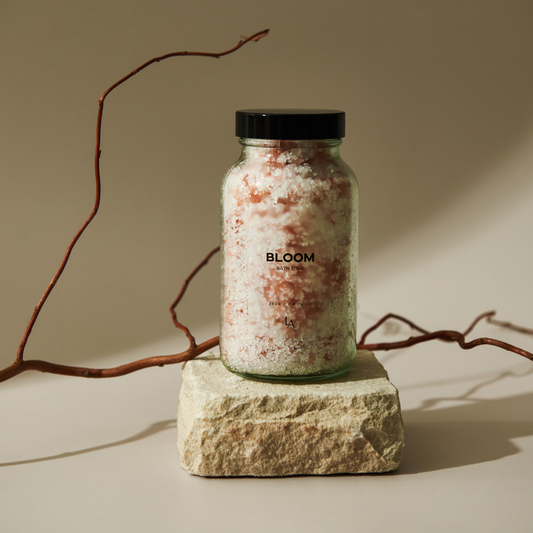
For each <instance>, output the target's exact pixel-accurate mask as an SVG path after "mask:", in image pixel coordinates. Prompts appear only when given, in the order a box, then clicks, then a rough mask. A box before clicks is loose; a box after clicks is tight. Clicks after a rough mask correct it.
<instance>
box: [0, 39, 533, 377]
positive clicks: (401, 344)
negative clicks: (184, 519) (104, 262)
mask: <svg viewBox="0 0 533 533" xmlns="http://www.w3.org/2000/svg"><path fill="white" fill-rule="evenodd" d="M267 33H268V30H263V31H260V32H258V33H255V34H254V35H252V36H251V37H248V38H245V39H243V40H241V41H240V42H239V43H238V44H237V45H236V46H234V47H233V48H231V49H229V50H226V51H225V52H220V53H208V52H187V51H183V52H174V53H170V54H166V55H164V56H160V57H155V58H153V59H151V60H150V61H147V62H146V63H144V64H143V65H141V66H140V67H138V68H136V69H135V70H133V71H132V72H130V73H129V74H128V75H126V76H124V77H123V78H122V79H120V80H119V81H117V82H116V83H115V84H113V85H112V86H111V87H109V89H107V91H105V92H104V94H103V95H102V96H101V98H100V100H99V102H98V117H97V122H96V149H95V156H94V165H95V180H96V194H95V203H94V208H93V210H92V211H91V214H90V215H89V217H88V218H87V220H86V221H85V222H84V223H83V225H82V226H81V228H80V229H79V230H78V232H77V233H76V235H75V236H74V238H73V239H72V242H71V243H70V245H69V246H68V248H67V251H66V254H65V256H64V258H63V261H62V262H61V265H60V266H59V269H58V271H57V272H56V274H55V276H54V278H53V279H52V281H51V282H50V284H49V285H48V287H47V289H46V291H45V293H44V294H43V296H42V297H41V300H40V301H39V303H38V305H37V307H36V308H35V310H34V312H33V315H32V317H31V319H30V322H29V324H28V327H27V329H26V332H25V333H24V336H23V338H22V341H21V343H20V346H19V349H18V352H17V357H16V360H15V362H14V363H13V364H12V365H10V366H9V367H7V368H5V369H3V370H0V382H2V381H5V380H7V379H10V378H12V377H15V376H17V375H18V374H21V373H22V372H25V371H28V370H37V371H39V372H46V373H50V374H60V375H64V376H77V377H85V378H109V377H118V376H123V375H126V374H130V373H131V372H136V371H137V370H141V369H143V368H149V367H153V366H164V365H170V364H175V363H181V362H184V361H188V360H190V359H193V358H195V357H196V356H198V355H200V354H202V353H204V352H205V351H207V350H210V349H211V348H214V347H215V346H218V344H219V337H214V338H212V339H209V340H208V341H205V342H203V343H201V344H197V343H196V339H195V338H194V336H193V335H192V333H191V331H190V330H189V328H187V327H186V326H184V325H183V324H181V323H180V322H179V321H178V318H177V315H176V307H177V305H178V304H179V303H180V301H181V299H182V298H183V295H184V294H185V291H186V290H187V288H188V286H189V283H190V282H191V280H192V279H193V278H194V276H195V275H196V274H197V273H198V272H199V271H200V270H201V269H202V267H203V266H205V265H206V264H207V263H208V261H209V260H210V259H211V257H212V256H213V255H214V254H215V253H217V252H218V251H219V247H217V248H215V249H213V250H211V252H209V254H208V255H207V256H206V257H205V258H204V260H203V261H202V262H201V263H200V264H199V265H198V266H197V267H196V268H195V269H194V270H193V271H192V273H191V274H190V275H189V276H188V277H187V278H186V280H185V281H184V283H183V285H182V288H181V291H180V293H179V294H178V296H177V297H176V299H175V300H174V302H173V303H172V305H171V306H170V313H171V316H172V321H173V323H174V325H175V326H176V327H177V328H179V329H181V330H182V331H183V332H184V333H185V335H186V336H187V339H188V340H189V348H188V349H187V350H185V351H184V352H181V353H177V354H172V355H160V356H152V357H147V358H145V359H140V360H138V361H133V362H130V363H127V364H124V365H121V366H117V367H114V368H106V369H98V368H83V367H76V366H67V365H58V364H54V363H49V362H47V361H40V360H28V361H26V360H24V349H25V346H26V343H27V341H28V338H29V336H30V334H31V331H32V329H33V326H34V325H35V322H36V320H37V318H38V316H39V313H40V311H41V309H42V307H43V305H44V303H45V302H46V300H47V298H48V296H49V295H50V293H51V292H52V290H53V288H54V286H55V285H56V283H57V281H58V280H59V278H60V277H61V274H62V273H63V270H64V269H65V267H66V265H67V262H68V259H69V257H70V254H71V252H72V249H73V248H74V246H75V245H76V243H77V242H78V239H79V238H80V236H81V235H82V233H83V232H84V231H85V229H86V228H87V226H88V225H89V224H90V223H91V221H92V220H93V218H94V217H95V216H96V213H97V212H98V208H99V206H100V196H101V179H100V154H101V150H100V138H101V129H102V118H103V109H104V101H105V99H106V97H107V96H108V95H109V93H110V92H111V91H113V90H114V89H116V88H117V87H118V86H119V85H121V84H122V83H124V82H125V81H127V80H128V79H130V78H131V77H132V76H134V75H135V74H137V73H138V72H140V71H141V70H143V69H145V68H146V67H148V66H149V65H151V64H152V63H157V62H159V61H162V60H164V59H167V58H170V57H175V56H204V57H213V58H219V57H222V56H225V55H228V54H231V53H232V52H235V51H236V50H238V49H239V48H241V47H242V46H243V45H244V44H246V43H248V42H250V41H258V40H259V39H261V38H262V37H264V36H265V35H267ZM494 315H495V311H489V312H487V313H483V314H481V315H479V316H478V317H477V318H476V319H475V320H474V321H473V322H472V324H471V325H470V326H469V327H468V328H467V329H466V330H465V331H464V332H463V333H461V332H459V331H454V330H440V331H434V332H429V331H427V330H425V329H423V328H421V327H420V326H418V325H416V324H415V323H414V322H412V321H410V320H408V319H407V318H404V317H402V316H400V315H396V314H393V313H389V314H387V315H385V316H384V317H383V318H381V319H380V320H378V321H377V322H376V323H375V324H374V325H373V326H372V327H370V328H369V329H367V330H366V331H365V332H364V333H363V335H362V336H361V339H360V341H359V343H358V344H357V347H358V349H365V350H372V351H380V350H393V349H398V348H407V347H409V346H414V345H416V344H420V343H423V342H427V341H430V340H441V341H444V342H456V343H457V344H459V346H460V347H461V348H463V349H465V350H468V349H471V348H475V347H476V346H481V345H487V344H488V345H492V346H496V347H498V348H502V349H504V350H508V351H511V352H514V353H516V354H518V355H521V356H523V357H526V358H527V359H529V360H531V361H533V354H531V353H530V352H527V351H526V350H523V349H521V348H518V347H516V346H513V345H511V344H508V343H506V342H502V341H499V340H496V339H492V338H489V337H481V338H477V339H474V340H472V341H468V342H467V341H466V338H465V337H466V335H468V334H469V333H470V332H471V331H472V330H473V329H474V327H475V326H476V325H477V324H478V323H479V322H480V321H481V320H483V319H486V320H487V321H488V322H489V323H491V324H494V325H498V326H501V327H506V328H510V329H513V330H515V331H519V332H522V333H528V334H533V330H532V329H529V328H523V327H520V326H515V325H514V324H512V323H510V322H501V321H498V320H495V319H494ZM388 320H399V321H401V322H403V323H405V324H407V325H408V326H409V327H410V328H411V329H413V330H415V331H417V332H418V333H420V335H417V336H413V337H409V338H408V339H406V340H403V341H396V342H381V343H374V344H369V343H366V339H367V337H368V335H369V334H370V333H372V332H373V331H375V330H376V329H378V328H379V327H380V326H381V325H383V324H384V323H385V322H387V321H388Z"/></svg>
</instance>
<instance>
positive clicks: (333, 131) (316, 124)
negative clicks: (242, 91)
mask: <svg viewBox="0 0 533 533" xmlns="http://www.w3.org/2000/svg"><path fill="white" fill-rule="evenodd" d="M344 122H345V113H344V111H337V110H333V109H241V110H239V111H237V112H236V113H235V135H237V137H246V138H248V139H280V140H293V141H294V140H306V139H339V138H341V137H344Z"/></svg>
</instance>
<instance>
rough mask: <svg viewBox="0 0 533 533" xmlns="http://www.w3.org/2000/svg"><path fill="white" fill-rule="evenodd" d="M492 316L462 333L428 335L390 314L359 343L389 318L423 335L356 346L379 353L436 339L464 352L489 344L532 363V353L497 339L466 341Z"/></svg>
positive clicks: (363, 338) (479, 317)
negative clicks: (455, 345) (451, 343)
mask: <svg viewBox="0 0 533 533" xmlns="http://www.w3.org/2000/svg"><path fill="white" fill-rule="evenodd" d="M494 314H495V311H489V312H487V313H483V314H481V315H479V316H478V317H477V318H476V319H475V320H474V321H473V322H472V324H471V325H470V326H469V327H468V328H467V329H466V331H465V332H464V333H461V332H459V331H453V330H440V331H434V332H433V333H428V332H427V331H426V330H424V329H422V328H420V327H419V326H416V325H415V324H413V323H412V322H411V321H410V320H407V319H406V318H403V317H401V316H399V315H394V314H392V313H390V314H388V315H386V316H384V317H383V318H382V319H381V320H379V321H378V322H377V323H376V324H375V325H374V326H372V327H371V328H369V329H368V330H367V331H366V332H365V333H364V334H363V336H362V337H361V341H364V340H366V337H367V336H368V334H369V333H370V332H371V331H374V330H375V329H376V328H377V327H379V326H380V325H381V324H383V323H384V322H385V321H386V320H388V319H389V318H395V319H397V320H401V321H402V322H405V323H406V324H408V325H410V326H411V327H413V329H416V330H417V331H420V332H423V334H422V335H418V336H416V337H410V338H408V339H406V340H403V341H397V342H378V343H375V344H365V343H364V342H361V341H360V342H359V343H358V344H357V348H358V349H359V350H370V351H373V352H375V351H379V350H385V351H386V350H397V349H399V348H408V347H409V346H414V345H416V344H420V343H422V342H427V341H431V340H434V339H438V340H441V341H445V342H456V343H457V344H459V346H460V347H461V348H463V349H464V350H470V349H471V348H475V347H476V346H481V345H484V344H489V345H491V346H496V347H498V348H502V349H503V350H508V351H510V352H513V353H516V354H518V355H521V356H522V357H525V358H526V359H529V360H530V361H533V354H532V353H530V352H528V351H526V350H523V349H522V348H518V347H517V346H513V345H512V344H509V343H507V342H503V341H499V340H497V339H492V338H490V337H480V338H478V339H474V340H472V341H469V342H467V341H466V339H465V336H466V335H467V334H468V333H470V332H471V331H472V329H473V328H474V327H475V326H476V325H477V324H478V323H479V322H480V320H482V319H483V318H486V319H487V320H491V321H492V317H493V316H494ZM522 329H525V328H522Z"/></svg>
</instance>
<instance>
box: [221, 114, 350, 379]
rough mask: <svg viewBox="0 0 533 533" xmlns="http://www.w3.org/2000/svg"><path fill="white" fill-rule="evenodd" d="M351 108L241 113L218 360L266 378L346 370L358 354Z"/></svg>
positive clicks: (227, 211)
mask: <svg viewBox="0 0 533 533" xmlns="http://www.w3.org/2000/svg"><path fill="white" fill-rule="evenodd" d="M344 118H345V115H344V112H342V111H331V110H308V109H264V110H261V109H253V110H242V111H237V113H236V134H237V136H238V137H240V140H239V142H240V144H241V145H242V153H241V157H240V159H239V160H238V161H237V162H236V163H235V165H234V166H233V167H232V168H231V169H230V170H229V172H228V173H227V175H226V177H225V178H224V181H223V184H222V238H221V250H222V261H221V269H222V272H221V285H222V294H221V297H222V305H221V328H220V349H221V358H222V362H223V364H224V365H225V366H226V368H227V369H228V370H230V371H231V372H233V373H235V374H237V375H239V376H242V377H245V378H250V379H257V380H262V381H312V380H320V379H328V378H334V377H337V376H340V375H342V374H344V373H345V372H347V371H348V370H349V368H350V366H351V365H352V362H353V360H354V358H355V354H356V307H357V301H356V298H357V285H356V280H357V202H358V187H357V180H356V178H355V175H354V173H353V172H352V170H351V169H350V168H349V167H348V165H346V163H344V162H343V161H342V159H341V157H340V154H339V146H340V144H341V142H342V141H341V137H344Z"/></svg>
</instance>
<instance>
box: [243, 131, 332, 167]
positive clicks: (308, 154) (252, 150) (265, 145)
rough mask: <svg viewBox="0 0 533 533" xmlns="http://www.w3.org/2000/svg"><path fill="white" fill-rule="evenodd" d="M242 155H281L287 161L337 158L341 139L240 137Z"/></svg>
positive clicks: (264, 156)
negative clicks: (293, 139)
mask: <svg viewBox="0 0 533 533" xmlns="http://www.w3.org/2000/svg"><path fill="white" fill-rule="evenodd" d="M239 143H240V144H241V145H242V157H243V158H244V157H254V158H260V159H267V160H268V159H272V158H273V157H276V158H278V157H279V156H283V157H284V158H286V160H287V163H288V162H291V161H295V160H299V161H301V160H302V159H303V160H308V159H338V158H340V152H339V147H340V145H341V144H342V139H313V140H300V141H283V140H277V139H249V138H246V137H241V138H240V139H239Z"/></svg>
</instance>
